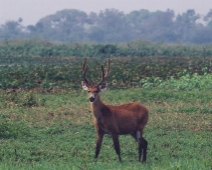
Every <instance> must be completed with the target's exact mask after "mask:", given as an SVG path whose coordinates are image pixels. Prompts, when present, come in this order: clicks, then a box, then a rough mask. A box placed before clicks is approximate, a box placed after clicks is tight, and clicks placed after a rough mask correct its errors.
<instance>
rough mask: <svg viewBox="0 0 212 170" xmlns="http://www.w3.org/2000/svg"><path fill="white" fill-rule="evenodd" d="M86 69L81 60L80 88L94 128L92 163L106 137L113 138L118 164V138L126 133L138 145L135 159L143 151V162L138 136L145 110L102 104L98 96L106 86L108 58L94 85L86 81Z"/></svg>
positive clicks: (143, 147) (144, 143) (134, 105)
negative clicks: (81, 78) (86, 98)
mask: <svg viewBox="0 0 212 170" xmlns="http://www.w3.org/2000/svg"><path fill="white" fill-rule="evenodd" d="M86 70H87V66H86V59H85V60H84V63H83V68H82V72H83V81H82V87H83V89H84V90H86V91H88V95H89V101H90V106H91V110H92V112H93V115H94V125H95V128H96V132H97V142H96V153H95V160H96V159H97V158H98V155H99V152H100V148H101V145H102V139H103V136H104V135H105V134H109V135H111V137H112V139H113V144H114V149H115V151H116V153H117V155H118V158H119V161H121V155H120V147H119V139H118V136H119V135H126V134H130V135H131V136H132V137H133V138H134V139H135V140H136V141H137V142H138V160H139V161H140V160H141V154H142V151H143V159H142V162H145V161H146V151H147V141H146V140H145V139H144V138H143V137H142V133H143V130H144V127H145V125H146V124H147V121H148V110H147V108H146V107H144V106H142V105H141V104H138V103H135V102H132V103H127V104H123V105H119V106H113V105H106V104H104V103H103V102H102V101H101V99H100V96H99V93H100V92H101V91H103V90H106V88H107V83H105V82H104V81H105V78H106V77H107V76H108V75H109V70H110V60H109V59H108V66H107V70H106V74H105V72H104V67H103V66H101V71H102V78H101V81H100V82H99V83H98V84H97V85H93V83H92V84H91V83H90V81H88V79H87V77H86ZM116 95H117V94H116Z"/></svg>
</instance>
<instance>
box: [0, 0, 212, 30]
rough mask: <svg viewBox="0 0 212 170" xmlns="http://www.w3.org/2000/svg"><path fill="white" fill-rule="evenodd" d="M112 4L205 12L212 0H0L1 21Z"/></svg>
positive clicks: (25, 20)
mask: <svg viewBox="0 0 212 170" xmlns="http://www.w3.org/2000/svg"><path fill="white" fill-rule="evenodd" d="M111 8H113V9H117V10H119V11H123V12H124V13H129V12H131V11H134V10H140V9H147V10H149V11H151V12H153V11H156V10H161V11H166V10H167V9H171V10H174V11H175V14H181V13H183V12H186V11H187V10H188V9H194V10H195V12H196V13H198V14H201V15H206V14H207V13H208V12H209V10H210V9H212V0H0V25H1V24H4V23H5V22H6V21H11V20H13V21H18V19H19V18H22V19H23V21H22V24H23V25H25V26H27V25H35V24H36V23H37V22H38V21H39V20H40V19H41V18H43V17H45V16H47V15H50V14H54V13H56V12H57V11H60V10H63V9H78V10H81V11H84V12H86V13H90V12H96V13H99V12H100V11H101V10H105V9H111Z"/></svg>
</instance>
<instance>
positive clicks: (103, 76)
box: [97, 59, 110, 86]
mask: <svg viewBox="0 0 212 170" xmlns="http://www.w3.org/2000/svg"><path fill="white" fill-rule="evenodd" d="M101 70H102V79H101V81H100V82H99V83H98V84H97V86H99V85H100V84H102V82H103V81H104V80H105V78H106V77H107V76H108V75H109V71H110V59H108V60H107V71H106V74H105V72H104V67H103V66H101Z"/></svg>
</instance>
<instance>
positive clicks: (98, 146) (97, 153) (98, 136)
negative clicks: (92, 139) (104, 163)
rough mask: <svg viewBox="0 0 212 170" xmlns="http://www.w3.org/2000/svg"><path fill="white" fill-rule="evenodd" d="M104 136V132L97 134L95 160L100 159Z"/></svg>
mask: <svg viewBox="0 0 212 170" xmlns="http://www.w3.org/2000/svg"><path fill="white" fill-rule="evenodd" d="M103 136H104V133H103V132H97V141H96V153H95V159H97V158H98V155H99V152H100V148H101V145H102V139H103Z"/></svg>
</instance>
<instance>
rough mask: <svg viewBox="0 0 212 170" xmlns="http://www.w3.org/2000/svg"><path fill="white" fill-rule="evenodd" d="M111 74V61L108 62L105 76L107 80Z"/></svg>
mask: <svg viewBox="0 0 212 170" xmlns="http://www.w3.org/2000/svg"><path fill="white" fill-rule="evenodd" d="M109 72H110V59H108V60H107V71H106V74H105V78H106V77H107V76H108V75H109Z"/></svg>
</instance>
